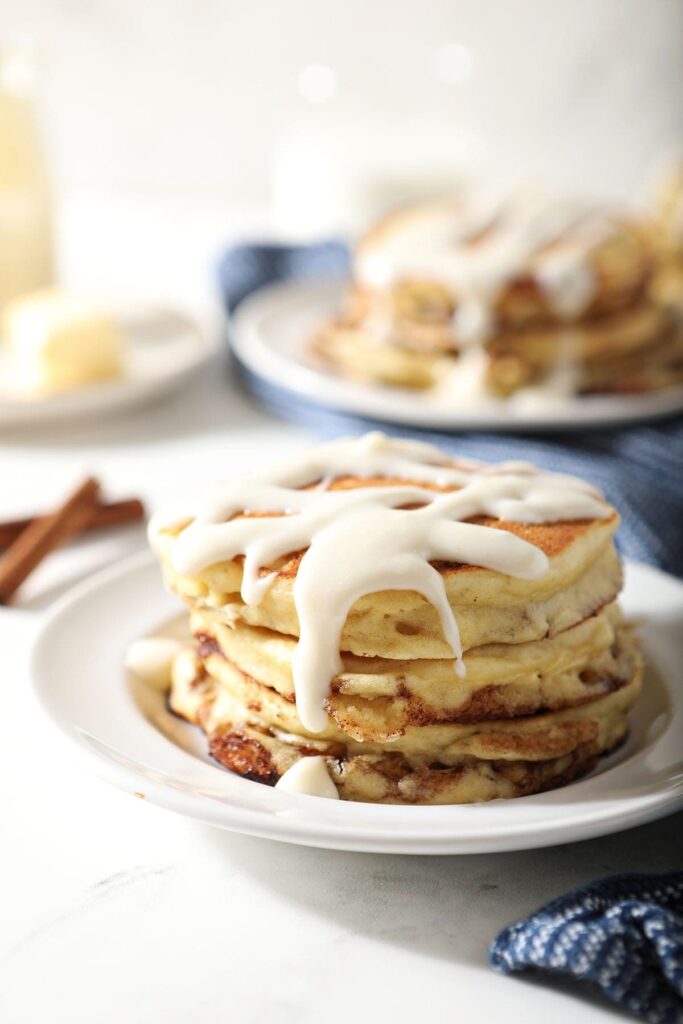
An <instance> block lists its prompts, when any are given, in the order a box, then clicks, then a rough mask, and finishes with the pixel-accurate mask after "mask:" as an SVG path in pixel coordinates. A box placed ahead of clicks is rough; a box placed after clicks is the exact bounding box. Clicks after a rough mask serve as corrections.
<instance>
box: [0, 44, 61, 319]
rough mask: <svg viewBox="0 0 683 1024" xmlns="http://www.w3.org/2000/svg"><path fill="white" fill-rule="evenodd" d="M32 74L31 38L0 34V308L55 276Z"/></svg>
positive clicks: (48, 196) (48, 281) (44, 172)
mask: <svg viewBox="0 0 683 1024" xmlns="http://www.w3.org/2000/svg"><path fill="white" fill-rule="evenodd" d="M35 80H36V75H35V60H34V53H33V51H32V48H31V45H30V43H29V42H28V41H27V40H25V39H22V38H12V37H9V38H7V39H0V309H2V307H4V306H5V305H6V303H7V302H8V301H9V300H10V299H13V298H15V297H16V296H17V295H22V294H24V293H25V292H29V291H32V290H34V289H36V288H41V287H43V286H45V285H48V284H50V283H52V281H53V276H54V261H53V250H52V217H51V201H50V189H49V182H48V175H47V169H46V164H45V159H44V155H43V150H42V145H41V139H40V133H39V130H38V119H37V115H36V109H35Z"/></svg>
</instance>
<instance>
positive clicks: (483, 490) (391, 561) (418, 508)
mask: <svg viewBox="0 0 683 1024" xmlns="http://www.w3.org/2000/svg"><path fill="white" fill-rule="evenodd" d="M444 458H445V456H444V454H443V453H442V452H440V451H439V450H438V449H437V448H434V447H432V446H430V445H426V444H422V443H421V442H416V441H404V440H393V439H390V438H388V437H386V436H384V435H383V434H379V433H371V434H367V435H366V436H365V437H362V438H358V439H341V440H338V441H333V442H330V443H328V444H324V445H320V446H318V447H315V448H313V449H311V450H309V451H308V452H304V453H302V454H301V455H299V456H297V457H295V458H294V459H291V460H288V461H286V462H284V463H282V464H280V465H279V466H276V467H274V468H273V469H272V470H271V471H270V472H268V473H266V474H262V475H260V476H255V477H253V478H250V479H246V480H233V481H228V482H226V483H223V484H220V485H217V486H216V487H214V488H212V489H211V490H210V491H209V492H207V493H206V494H204V495H202V496H199V497H197V498H196V499H191V500H189V501H188V502H187V504H185V505H182V506H179V507H177V508H173V509H168V510H161V511H160V512H158V513H157V514H156V515H155V516H154V517H153V518H152V520H151V523H150V528H149V534H150V541H151V543H152V546H153V547H156V546H157V545H158V544H159V542H160V538H161V535H162V534H163V533H164V531H167V530H169V529H170V530H174V531H178V532H177V536H175V537H174V539H173V541H172V547H171V561H172V565H173V567H174V569H175V570H176V571H178V572H180V573H190V574H191V573H196V572H200V571H201V570H202V569H205V568H207V567H208V566H210V565H213V564H216V563H218V562H222V561H228V560H230V559H232V558H235V557H237V556H243V558H244V563H243V577H242V585H241V596H242V599H243V600H244V601H245V603H246V604H248V605H255V604H258V603H259V602H260V601H261V600H262V598H263V596H264V595H265V593H266V592H267V590H268V588H269V587H270V586H271V585H272V583H273V581H274V580H275V579H276V577H277V572H276V571H268V570H269V567H271V566H272V565H274V564H276V563H277V561H278V559H280V558H282V557H284V556H285V555H289V554H292V553H293V552H296V551H304V555H303V557H302V560H301V562H300V565H299V567H298V571H297V575H296V578H295V581H294V588H293V593H294V601H295V605H296V610H297V615H298V619H299V641H298V644H297V648H296V652H295V655H294V661H293V675H294V690H295V696H296V705H297V712H298V715H299V718H300V720H301V723H302V725H303V726H304V728H305V729H307V730H308V731H309V732H311V733H318V732H321V731H322V730H323V729H324V728H325V725H326V722H327V714H326V711H325V701H326V698H327V695H328V692H329V685H330V681H331V680H332V679H333V678H334V676H335V675H337V674H338V672H340V671H341V668H342V661H341V657H340V653H339V643H340V636H341V632H342V628H343V626H344V622H345V620H346V617H347V615H348V613H349V611H350V609H351V608H352V607H353V605H354V604H355V603H356V601H358V600H359V599H360V598H361V597H363V596H364V595H366V594H371V593H376V592H380V591H386V590H409V591H414V592H417V593H418V594H421V595H422V596H423V597H424V598H425V599H426V600H427V601H429V602H431V603H432V604H433V605H434V607H435V609H436V610H437V612H438V614H439V617H440V620H441V624H442V628H443V632H444V637H445V638H446V640H447V641H448V643H449V645H450V646H451V648H452V650H453V653H454V656H455V667H456V671H457V672H459V673H460V674H464V671H465V668H464V663H463V660H462V647H461V643H460V635H459V631H458V625H457V622H456V620H455V616H454V615H453V611H452V609H451V607H450V605H449V602H448V598H447V595H446V591H445V587H444V582H443V578H442V576H441V575H440V573H439V572H438V571H437V570H436V569H435V568H434V567H433V566H432V565H431V562H433V561H437V560H438V561H447V562H458V563H463V564H467V565H477V566H481V567H483V568H486V569H491V570H494V571H496V572H500V573H504V574H506V575H509V576H513V577H516V578H518V579H528V580H533V579H538V578H540V577H542V576H543V575H544V574H545V572H546V571H547V569H548V559H547V557H546V555H545V554H544V553H543V552H542V551H541V550H540V549H539V548H537V547H535V546H534V545H532V544H530V543H528V542H527V541H524V540H522V539H521V538H519V537H517V536H515V535H514V534H512V533H509V532H508V531H504V530H497V529H496V528H495V527H491V526H482V525H477V524H474V523H469V522H464V520H467V519H470V518H472V517H474V516H480V515H484V516H490V517H492V518H494V519H506V520H509V521H512V522H523V523H544V522H557V521H561V520H570V519H604V518H608V517H609V516H610V515H611V509H610V507H609V506H608V505H607V504H606V503H605V502H604V500H603V499H602V496H601V495H600V492H599V491H597V490H595V489H594V488H592V487H591V486H590V485H589V484H587V483H585V482H584V481H582V480H578V479H577V478H575V477H570V476H565V475H562V474H557V473H542V472H539V471H537V470H535V469H534V467H533V466H531V465H529V464H528V463H523V462H521V463H520V462H507V463H501V464H499V465H496V466H487V465H482V464H478V463H470V462H465V461H459V462H458V463H457V464H444ZM347 475H353V476H354V477H361V478H375V477H383V478H389V479H397V480H401V481H405V483H401V484H398V485H395V484H392V485H390V486H387V487H376V486H368V487H363V486H361V487H357V488H353V489H347V490H335V491H332V490H328V489H327V488H328V485H329V482H330V481H331V480H333V479H335V478H338V477H343V476H347ZM415 480H419V481H421V482H423V483H425V484H427V483H431V484H433V485H436V486H438V487H452V488H457V489H456V490H452V491H448V492H446V493H444V492H438V491H434V490H429V489H427V488H426V487H424V486H422V487H421V486H419V485H415V484H414V483H411V481H415ZM301 488H310V489H307V490H302V489H301ZM241 513H247V516H246V517H242V518H234V517H235V516H239V515H240V514H241ZM249 513H251V515H249ZM265 513H276V514H275V515H265ZM321 580H324V586H321V583H320V581H321Z"/></svg>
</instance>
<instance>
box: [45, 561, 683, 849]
mask: <svg viewBox="0 0 683 1024" xmlns="http://www.w3.org/2000/svg"><path fill="white" fill-rule="evenodd" d="M623 605H624V608H625V610H626V612H627V614H628V615H629V616H633V617H636V618H638V619H641V618H642V620H643V623H644V624H643V627H642V636H643V641H644V645H645V652H646V656H647V658H648V662H649V668H648V672H647V676H646V685H645V692H644V695H643V698H642V700H641V702H640V703H639V705H638V707H637V709H636V711H635V713H634V716H633V728H632V730H631V735H630V738H629V740H628V741H627V743H626V744H624V746H623V747H622V748H621V749H620V750H619V751H618V752H616V753H615V754H613V755H612V756H611V757H610V758H608V759H606V760H605V761H604V763H603V764H602V765H601V767H600V769H599V770H596V772H595V773H594V774H593V775H591V776H590V777H588V778H586V779H583V780H581V781H579V782H576V783H574V784H573V785H570V786H566V787H564V788H563V789H558V790H555V791H553V792H550V793H543V794H541V795H539V796H531V797H523V798H520V799H518V800H496V801H492V802H491V803H486V804H477V805H470V806H460V807H453V806H451V807H399V806H375V805H373V804H359V803H350V802H349V803H347V802H345V801H336V800H325V799H321V798H318V797H309V796H298V795H294V794H289V793H283V792H280V791H279V790H274V789H271V788H270V787H267V786H264V785H260V784H259V783H256V782H249V781H247V780H245V779H241V778H238V777H237V776H236V775H232V774H231V773H230V772H228V771H226V770H225V769H223V768H220V767H219V766H218V765H216V764H215V763H214V762H212V761H211V760H210V759H209V757H208V755H207V754H206V742H205V738H204V736H203V734H202V733H201V732H200V731H199V730H198V729H195V728H193V727H192V726H189V725H187V724H186V723H183V722H181V721H180V720H179V719H177V718H175V717H174V716H173V715H171V714H170V713H169V712H168V711H167V709H166V706H165V700H164V697H163V695H161V694H159V693H157V692H155V691H153V690H151V689H149V688H148V687H145V686H137V687H136V686H134V685H132V684H131V683H130V682H129V680H128V679H127V678H126V675H125V673H124V670H123V668H122V663H123V658H124V654H125V652H126V649H127V647H128V645H129V644H130V643H131V642H132V641H133V640H134V639H136V638H138V637H140V636H143V635H145V634H149V633H150V632H153V631H154V630H155V629H158V628H159V627H160V626H161V625H162V624H164V623H166V622H167V621H168V620H169V619H170V618H172V617H177V615H178V612H179V602H178V600H177V598H175V597H173V596H172V595H170V594H168V593H166V591H164V589H163V587H162V584H161V578H160V572H159V568H158V566H157V564H156V562H155V561H154V560H153V559H152V557H151V556H150V555H148V554H144V555H142V556H136V557H135V558H133V559H129V560H128V561H127V562H124V563H121V564H119V565H117V566H114V567H112V568H110V569H107V570H105V571H104V572H101V573H98V574H97V575H96V576H93V577H91V579H89V580H87V581H86V582H85V583H83V584H81V585H80V586H79V587H77V588H76V589H75V590H73V591H72V592H71V593H70V594H69V595H67V596H66V597H65V598H64V599H63V600H62V601H61V602H60V604H59V607H56V608H55V609H54V611H53V612H52V614H51V615H50V616H49V619H48V621H47V622H46V623H45V625H44V627H43V629H42V631H41V634H40V636H39V638H38V640H37V643H36V647H35V650H34V654H33V678H34V685H35V688H36V691H37V694H38V698H39V700H40V702H41V703H42V705H43V708H44V709H45V711H46V712H47V714H48V715H49V716H50V718H51V719H52V720H53V721H54V722H55V723H56V725H57V726H58V727H59V728H60V729H61V730H62V731H63V732H64V733H66V735H67V736H69V737H70V738H71V739H72V740H74V741H75V742H76V743H77V744H78V745H79V746H80V747H81V749H82V750H83V751H85V752H86V753H87V754H88V755H90V760H91V766H92V767H93V768H94V769H95V770H96V771H97V772H98V773H99V774H100V775H102V776H104V777H105V778H106V779H108V780H109V781H111V782H114V783H115V784H117V785H118V786H120V787H122V788H123V789H125V790H127V791H128V792H130V793H136V794H138V795H143V796H145V797H146V798H147V799H149V800H152V801H153V802H154V803H158V804H161V805H162V806H164V807H167V808H169V809H170V810H173V811H178V812H179V813H181V814H186V815H188V816H190V817H193V818H198V819H199V820H201V821H206V822H210V823H211V824H213V825H219V826H221V827H223V828H228V829H233V830H234V831H237V832H246V833H249V834H250V835H256V836H265V837H268V838H270V839H281V840H285V841H287V842H292V843H301V844H306V845H311V846H325V847H332V848H336V849H344V850H372V851H382V852H387V853H481V852H485V851H496V850H518V849H527V848H532V847H538V846H549V845H554V844H556V843H568V842H572V841H574V840H578V839H585V838H587V837H589V836H597V835H603V834H606V833H609V832H617V831H620V830H621V829H625V828H629V827H631V826H633V825H638V824H640V823H641V822H646V821H650V820H652V819H654V818H658V817H661V816H663V815H665V814H669V813H671V812H672V811H674V810H676V809H677V808H678V807H680V806H683V686H682V681H681V664H682V663H683V630H682V628H681V627H682V625H683V583H681V582H679V581H677V580H675V579H674V578H673V577H670V576H666V575H665V574H664V573H661V572H657V571H656V570H654V569H651V568H647V567H645V566H642V565H637V564H630V565H628V567H627V575H626V588H625V591H624V595H623Z"/></svg>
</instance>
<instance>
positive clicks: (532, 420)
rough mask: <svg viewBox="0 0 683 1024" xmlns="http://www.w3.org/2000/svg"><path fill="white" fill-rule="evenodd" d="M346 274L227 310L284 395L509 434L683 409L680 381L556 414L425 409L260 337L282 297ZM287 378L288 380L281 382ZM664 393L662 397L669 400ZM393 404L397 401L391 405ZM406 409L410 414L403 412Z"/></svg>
mask: <svg viewBox="0 0 683 1024" xmlns="http://www.w3.org/2000/svg"><path fill="white" fill-rule="evenodd" d="M345 280H347V279H345V278H342V277H340V276H337V277H334V278H333V277H330V276H328V277H318V278H312V277H307V278H305V279H295V280H288V281H278V282H276V283H273V284H267V285H264V286H263V287H261V288H258V289H256V290H255V291H253V292H252V293H251V294H250V295H249V296H247V298H246V299H244V300H243V301H242V302H241V303H240V305H239V307H238V308H237V310H236V311H235V312H234V313H232V314H230V315H229V316H228V324H229V331H228V339H229V345H230V348H231V351H232V353H233V355H234V356H235V357H236V359H237V360H238V361H239V363H241V364H242V366H244V367H245V368H246V369H247V371H248V372H249V373H252V374H253V375H254V376H255V377H256V378H257V379H259V380H260V381H263V382H265V383H266V384H267V385H268V386H270V387H272V388H273V389H275V390H277V391H278V392H280V393H283V392H284V393H289V394H290V395H292V396H298V397H302V398H304V399H307V400H308V401H310V402H312V403H314V404H316V405H322V406H327V407H328V408H330V409H331V410H333V411H334V412H337V413H345V414H348V415H354V416H361V417H365V418H368V417H370V418H372V419H374V420H382V421H383V422H386V423H393V424H395V425H403V426H408V427H416V428H419V429H432V430H444V431H452V432H456V431H462V430H477V431H480V432H487V433H488V432H494V431H507V432H508V433H510V432H512V433H538V432H547V431H549V430H551V431H554V432H558V433H561V432H569V431H572V430H576V429H577V428H580V429H591V430H601V429H602V430H604V429H608V428H610V427H612V428H614V427H618V426H620V425H625V424H635V423H648V422H656V421H657V420H662V419H666V418H668V417H671V416H675V415H676V414H677V413H680V412H682V411H683V384H681V385H674V386H672V387H670V388H666V389H663V390H662V391H658V392H647V393H644V394H640V395H627V394H624V395H587V396H576V397H575V398H573V399H570V400H568V401H567V403H566V404H564V405H562V406H561V407H560V413H559V415H558V414H557V412H556V413H555V414H554V415H547V414H543V415H530V414H529V413H526V414H525V413H523V412H519V411H517V412H515V410H514V409H513V408H512V407H510V408H507V409H506V408H505V406H504V405H503V404H501V408H500V409H499V410H495V409H494V410H493V411H492V409H491V408H490V407H481V408H480V409H478V410H476V409H470V410H469V411H467V410H465V411H461V412H460V413H451V411H450V410H449V409H448V408H447V407H446V406H445V405H444V406H436V407H433V406H432V407H429V406H428V405H427V404H426V403H425V404H424V408H422V409H421V408H420V403H419V402H417V401H416V399H418V397H422V398H424V397H425V396H419V394H416V393H415V392H414V391H411V389H408V388H390V387H388V386H381V385H373V384H367V385H366V384H362V383H357V382H353V381H350V380H347V379H344V378H343V377H341V376H340V377H336V376H334V375H333V374H332V373H326V372H325V371H324V370H322V369H318V368H317V367H315V366H306V365H305V364H304V363H302V362H300V361H299V360H297V359H296V358H294V357H293V356H291V355H285V354H284V353H283V352H282V351H280V350H279V349H278V348H277V346H274V345H272V343H269V342H268V340H267V339H266V338H264V337H263V334H262V331H261V330H260V326H259V323H258V321H259V320H260V319H262V318H263V317H264V316H267V315H272V307H273V306H276V307H277V305H279V304H282V303H296V304H297V306H299V305H302V304H304V303H306V302H310V301H311V299H315V298H317V299H318V301H321V296H322V295H324V294H325V293H332V294H335V295H336V294H338V293H339V292H340V289H341V288H342V286H343V284H344V282H345ZM283 380H284V381H286V384H283ZM664 399H665V400H664ZM394 403H395V404H394ZM406 410H407V414H406Z"/></svg>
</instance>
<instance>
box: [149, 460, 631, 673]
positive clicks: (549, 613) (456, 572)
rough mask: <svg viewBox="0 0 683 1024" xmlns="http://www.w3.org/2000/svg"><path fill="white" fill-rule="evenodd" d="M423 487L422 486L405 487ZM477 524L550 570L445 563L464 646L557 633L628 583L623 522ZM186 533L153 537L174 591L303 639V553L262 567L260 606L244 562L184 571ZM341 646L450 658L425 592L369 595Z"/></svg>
mask: <svg viewBox="0 0 683 1024" xmlns="http://www.w3.org/2000/svg"><path fill="white" fill-rule="evenodd" d="M406 482H407V483H412V484H416V485H418V484H419V486H421V487H424V488H426V489H433V485H430V484H429V482H424V481H406ZM395 483H396V481H395V480H394V479H391V478H386V479H381V478H374V479H373V478H369V479H365V478H362V477H344V478H341V479H338V480H334V481H331V482H330V483H329V488H328V489H329V490H336V489H340V490H341V489H353V488H361V487H368V486H377V487H380V488H381V487H389V486H391V485H392V484H395ZM468 521H471V522H473V523H476V524H479V525H486V526H494V525H495V528H496V529H499V530H505V531H506V532H509V533H512V534H513V535H515V536H517V537H520V538H522V539H524V540H526V541H528V542H530V543H532V544H534V545H535V546H537V547H538V548H539V549H540V550H541V551H543V552H544V553H545V554H546V555H547V556H548V558H549V563H550V564H549V568H548V571H547V572H546V574H545V575H544V577H543V579H542V580H534V581H527V580H520V579H514V578H513V577H510V576H503V575H501V574H500V573H498V572H492V571H490V570H485V569H483V568H481V567H475V566H469V565H457V564H452V563H447V562H442V563H438V564H436V565H435V568H436V569H437V571H438V572H439V574H440V575H441V576H442V578H443V581H444V586H445V590H446V594H447V596H448V601H449V603H450V605H451V607H452V608H453V610H454V612H455V614H456V615H457V618H458V625H459V628H460V635H461V641H462V644H463V648H464V649H469V648H471V647H479V646H481V645H482V644H490V643H523V642H527V641H529V640H537V639H541V638H543V637H544V636H549V635H554V634H555V633H558V632H560V631H562V630H564V629H568V628H569V627H570V626H573V625H576V623H578V622H581V621H583V619H585V618H587V617H588V616H589V615H592V614H593V613H594V612H596V611H598V610H599V609H600V608H602V607H604V605H606V604H609V603H610V602H611V601H613V600H614V598H615V597H616V595H617V593H618V592H619V589H620V587H621V569H620V566H619V560H618V558H617V555H616V552H615V550H614V547H613V545H612V536H613V534H614V532H615V530H616V528H617V526H618V522H619V520H618V517H617V515H616V513H615V512H612V513H611V514H610V516H609V518H606V519H600V520H583V521H566V522H554V523H537V524H530V523H513V522H506V521H504V520H499V521H494V520H492V519H490V518H488V519H487V518H485V517H481V516H478V517H472V518H471V519H470V520H468ZM180 532H181V530H180V529H178V528H177V527H175V528H174V527H169V528H164V529H162V530H161V531H160V532H159V533H158V534H157V535H156V536H155V539H154V544H155V549H156V551H157V553H158V554H159V555H160V557H161V559H162V562H163V566H164V573H165V576H166V579H167V582H168V583H169V585H170V586H171V587H172V589H174V590H175V591H176V592H177V593H178V594H179V596H180V597H182V598H183V599H184V600H186V601H187V602H188V603H190V604H197V603H198V604H200V605H202V606H206V607H212V608H216V609H218V610H219V611H220V614H221V617H222V618H223V619H224V621H226V622H232V621H243V622H246V623H247V624H249V625H252V626H263V627H265V628H267V629H272V630H274V631H276V632H279V633H285V634H288V635H290V636H298V635H299V623H298V619H297V614H296V609H295V606H294V597H293V588H294V581H295V579H296V576H297V571H298V568H299V565H300V563H301V555H300V553H296V554H294V555H293V556H292V557H288V558H285V559H283V560H282V561H280V562H278V563H277V564H272V565H268V566H266V567H264V569H263V570H262V576H263V577H266V576H269V575H270V574H271V573H272V572H276V573H277V576H276V578H275V580H274V582H273V583H272V584H271V585H270V587H269V589H268V591H267V592H266V593H265V595H264V596H263V598H262V599H261V601H260V602H259V604H257V605H255V606H249V605H247V604H245V602H244V601H242V600H241V599H240V598H239V592H240V588H241V585H242V570H243V565H242V562H241V560H240V559H232V560H230V561H228V562H223V563H218V564H214V565H210V566H208V567H207V568H206V569H204V570H202V571H201V572H198V573H196V574H194V575H192V576H189V575H187V574H183V573H179V572H178V571H176V570H175V569H174V567H173V564H172V557H171V551H172V547H173V541H174V538H176V537H177V536H178V535H179V533H180ZM341 646H342V649H343V650H346V651H349V652H351V653H353V654H358V655H363V656H380V657H388V658H401V657H413V658H419V657H427V658H443V657H448V656H449V655H450V654H451V651H450V648H449V647H448V645H447V643H446V642H445V641H444V639H443V634H442V629H441V625H440V622H439V618H438V615H437V613H436V611H435V609H434V607H433V606H432V605H431V604H430V603H429V602H428V601H427V600H426V599H425V598H424V597H422V596H421V595H420V594H417V593H412V592H410V591H407V590H400V591H398V590H392V591H386V592H383V593H373V594H368V595H366V596H364V597H363V598H361V599H360V600H359V601H357V602H355V603H354V605H353V607H352V608H351V610H350V612H349V614H348V617H347V619H346V622H345V624H344V627H343V631H342V638H341Z"/></svg>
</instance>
